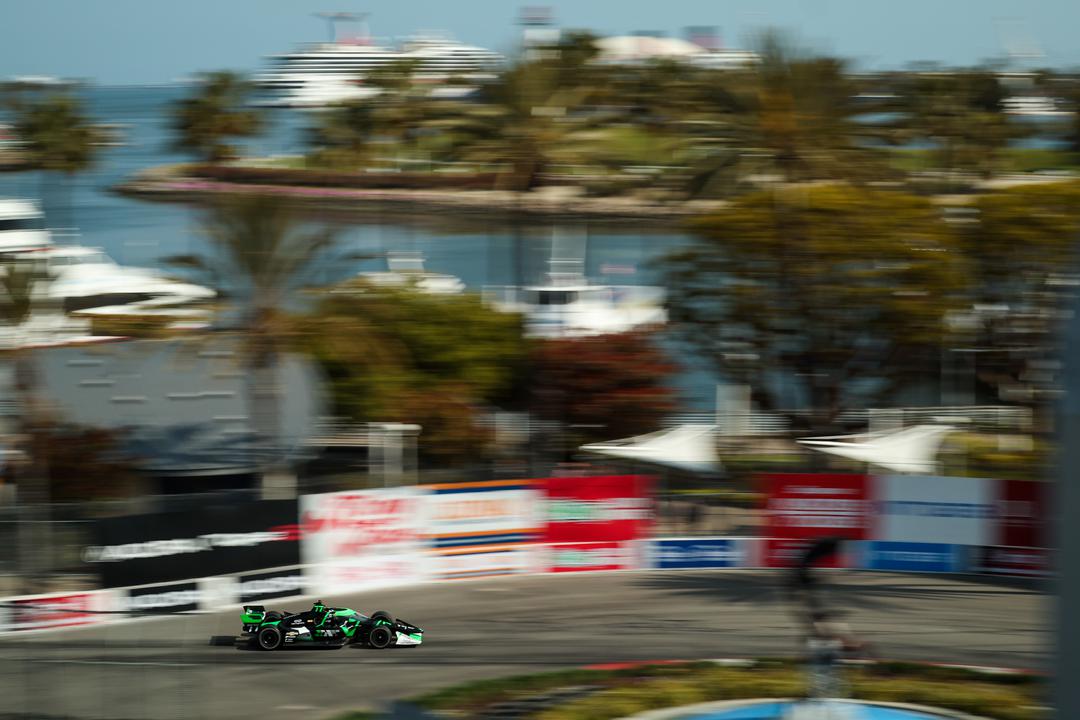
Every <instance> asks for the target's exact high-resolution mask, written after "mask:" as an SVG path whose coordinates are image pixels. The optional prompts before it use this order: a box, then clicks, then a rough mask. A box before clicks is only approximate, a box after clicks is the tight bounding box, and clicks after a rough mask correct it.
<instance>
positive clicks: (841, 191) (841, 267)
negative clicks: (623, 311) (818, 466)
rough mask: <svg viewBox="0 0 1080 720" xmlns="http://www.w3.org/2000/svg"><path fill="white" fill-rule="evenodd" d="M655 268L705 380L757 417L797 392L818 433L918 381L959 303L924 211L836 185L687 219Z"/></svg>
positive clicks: (930, 213) (912, 200) (938, 223)
mask: <svg viewBox="0 0 1080 720" xmlns="http://www.w3.org/2000/svg"><path fill="white" fill-rule="evenodd" d="M694 229H695V230H696V231H697V232H698V233H699V234H700V239H699V240H698V241H697V242H696V243H695V244H694V245H692V246H691V247H689V248H687V249H686V250H683V251H680V252H677V253H675V254H673V255H671V256H669V258H668V259H667V261H668V267H667V286H668V288H669V295H668V302H669V307H670V319H671V321H672V322H673V324H674V326H675V329H676V331H677V332H678V333H679V334H680V335H681V336H682V337H683V338H684V339H685V340H686V341H687V342H688V344H689V346H690V347H692V348H693V349H695V350H696V351H697V352H698V353H699V354H700V356H701V357H702V358H704V359H706V360H707V361H710V362H711V363H712V365H713V367H714V368H715V369H716V371H717V372H718V373H719V374H721V375H723V376H725V377H726V378H728V379H729V380H732V381H736V382H741V383H744V384H746V385H748V386H750V387H751V389H752V392H753V394H754V397H755V399H756V400H757V401H758V403H759V404H760V405H761V406H762V407H764V408H766V409H770V410H780V409H785V408H787V407H790V402H788V401H787V400H786V399H785V398H784V397H782V396H781V395H779V393H778V392H777V389H776V384H775V381H776V378H777V377H778V376H779V377H783V378H785V379H787V380H789V381H791V382H795V383H797V384H798V385H799V386H800V389H801V390H802V392H803V394H804V397H806V398H807V399H808V401H809V405H810V407H811V408H812V409H813V410H814V413H815V414H814V417H813V421H812V424H813V425H815V426H817V427H819V428H820V427H823V426H827V425H829V424H830V423H831V422H832V421H833V420H834V419H835V417H836V416H837V415H838V414H839V412H840V411H842V410H843V409H845V408H846V407H848V406H849V404H850V403H852V402H853V401H854V400H855V399H857V398H858V397H859V395H860V394H861V395H862V397H863V399H873V398H874V397H880V396H881V395H883V394H885V393H886V392H887V391H889V390H891V389H893V388H895V387H896V386H897V385H898V384H899V383H900V382H901V381H903V380H904V379H906V378H912V377H921V376H923V375H925V374H926V372H927V369H928V367H932V368H935V369H936V367H937V363H936V358H937V357H938V349H939V348H940V347H941V343H942V339H943V336H944V333H945V324H944V317H945V314H946V313H947V312H948V311H949V310H950V309H952V308H957V307H961V308H962V307H965V306H966V304H965V303H966V295H965V291H966V289H967V288H966V283H967V278H968V275H967V270H966V263H965V260H964V258H963V256H962V255H961V253H960V252H959V251H960V247H959V243H958V241H957V239H956V238H955V234H954V233H953V232H951V230H950V229H949V227H948V226H947V224H946V223H944V222H943V221H942V219H941V214H940V211H939V210H938V209H937V208H936V207H935V206H934V205H932V204H931V203H930V202H929V201H927V200H925V199H921V198H918V197H914V196H910V195H905V194H901V193H894V192H875V191H871V190H867V189H860V188H857V187H852V186H847V185H826V186H822V185H818V186H813V187H790V188H786V189H783V190H778V191H775V192H761V193H753V194H749V195H745V196H743V197H740V198H738V199H736V200H734V201H733V202H732V204H731V206H730V207H729V208H727V209H725V210H723V211H720V212H718V213H716V214H714V215H711V216H709V217H706V218H703V219H701V220H700V221H698V222H696V223H695V225H694Z"/></svg>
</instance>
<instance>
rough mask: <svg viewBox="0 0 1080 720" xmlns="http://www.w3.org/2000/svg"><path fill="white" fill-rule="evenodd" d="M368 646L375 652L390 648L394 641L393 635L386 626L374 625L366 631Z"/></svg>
mask: <svg viewBox="0 0 1080 720" xmlns="http://www.w3.org/2000/svg"><path fill="white" fill-rule="evenodd" d="M367 641H368V645H370V646H371V647H373V648H375V649H376V650H382V649H383V648H388V647H390V643H392V642H393V641H394V633H393V631H391V630H390V628H389V627H388V626H386V625H376V626H375V627H373V628H371V630H369V631H368V638H367Z"/></svg>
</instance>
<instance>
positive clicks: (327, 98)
mask: <svg viewBox="0 0 1080 720" xmlns="http://www.w3.org/2000/svg"><path fill="white" fill-rule="evenodd" d="M381 94H382V91H381V90H380V89H379V88H374V87H365V86H363V85H361V84H359V82H357V81H356V80H354V79H352V78H350V77H349V76H347V75H321V74H317V73H311V74H310V75H305V76H304V78H303V80H302V81H301V82H300V83H299V85H297V86H296V87H293V88H289V89H284V90H282V91H281V92H280V93H277V94H275V95H274V96H272V97H269V98H266V99H263V100H257V101H256V102H255V103H253V104H255V105H258V106H261V107H288V108H323V107H327V106H329V105H336V104H338V103H346V102H351V101H353V100H367V99H369V98H373V97H377V96H378V95H381Z"/></svg>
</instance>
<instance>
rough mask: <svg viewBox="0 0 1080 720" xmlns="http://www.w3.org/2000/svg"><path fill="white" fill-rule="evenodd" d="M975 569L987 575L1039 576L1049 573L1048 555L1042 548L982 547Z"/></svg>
mask: <svg viewBox="0 0 1080 720" xmlns="http://www.w3.org/2000/svg"><path fill="white" fill-rule="evenodd" d="M972 550H974V551H979V548H972ZM975 570H976V572H981V573H987V574H989V575H1022V576H1032V577H1041V576H1044V575H1049V574H1050V556H1049V554H1048V553H1047V551H1046V550H1044V549H1043V548H1031V547H984V548H982V549H981V557H979V558H978V562H977V563H976V565H975Z"/></svg>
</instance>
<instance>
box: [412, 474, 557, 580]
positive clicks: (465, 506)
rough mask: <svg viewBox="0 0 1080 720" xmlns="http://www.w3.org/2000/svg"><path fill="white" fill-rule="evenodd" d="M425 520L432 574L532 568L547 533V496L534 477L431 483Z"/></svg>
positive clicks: (424, 505) (450, 575)
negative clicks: (535, 547) (533, 551)
mask: <svg viewBox="0 0 1080 720" xmlns="http://www.w3.org/2000/svg"><path fill="white" fill-rule="evenodd" d="M427 490H428V493H427V495H426V497H425V498H424V501H423V503H422V508H423V510H422V512H421V524H422V527H423V528H424V532H423V537H424V541H425V543H426V545H427V547H428V548H429V558H428V567H429V572H430V574H431V576H432V577H436V578H455V577H480V576H484V575H506V574H512V573H521V572H529V571H530V570H531V560H530V558H531V555H530V553H529V550H528V548H527V547H526V546H527V545H528V544H531V543H534V542H536V541H537V540H538V539H539V538H540V537H541V535H542V527H543V524H544V521H543V505H542V503H541V499H542V497H543V495H542V493H541V491H540V490H539V489H538V488H537V487H536V485H535V484H534V483H533V482H532V481H528V480H524V481H522V480H511V481H502V480H499V481H493V482H479V483H454V484H446V485H431V486H428V488H427Z"/></svg>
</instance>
